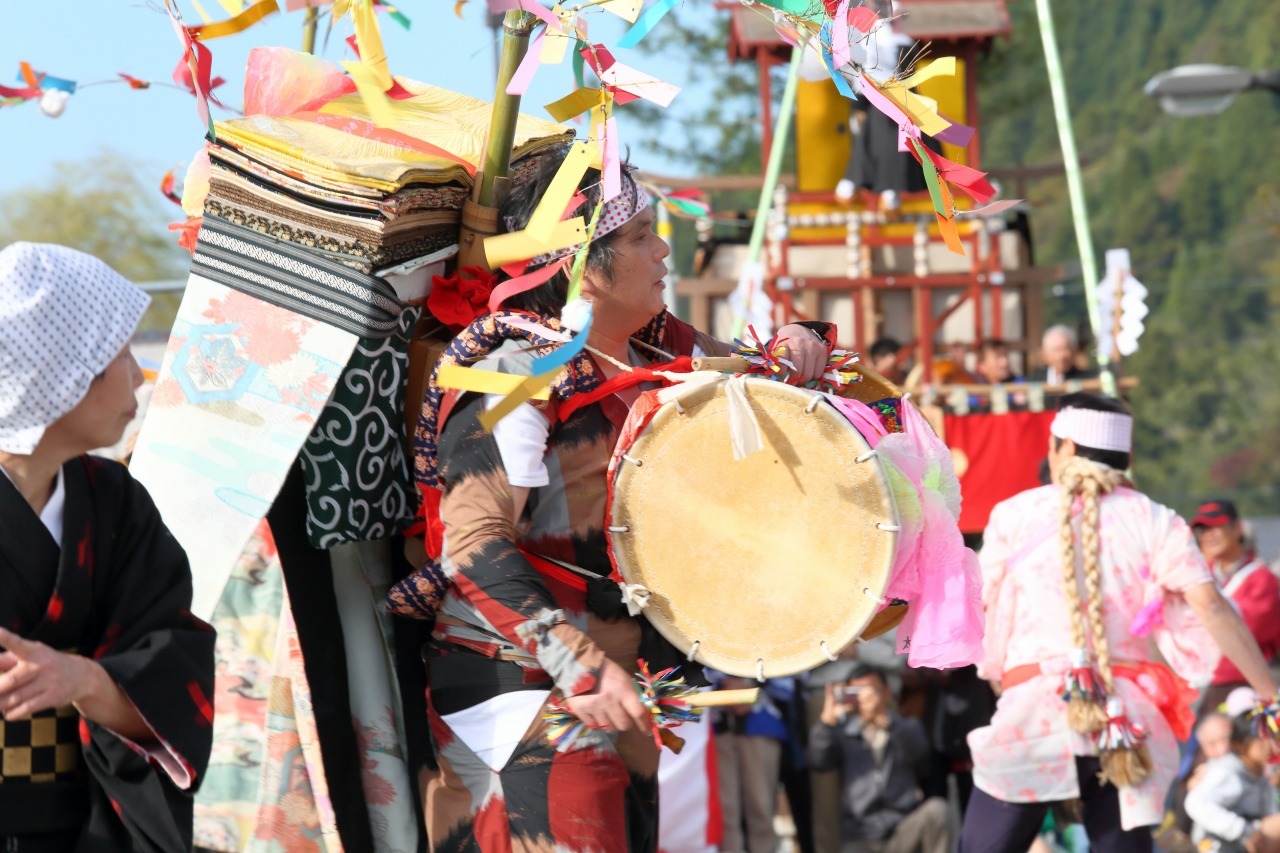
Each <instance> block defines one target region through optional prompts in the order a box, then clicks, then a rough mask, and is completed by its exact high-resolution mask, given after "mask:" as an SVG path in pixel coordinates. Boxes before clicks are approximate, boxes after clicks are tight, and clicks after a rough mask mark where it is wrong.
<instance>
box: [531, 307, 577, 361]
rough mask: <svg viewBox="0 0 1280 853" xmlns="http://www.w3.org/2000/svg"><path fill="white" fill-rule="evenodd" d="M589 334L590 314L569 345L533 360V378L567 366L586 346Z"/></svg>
mask: <svg viewBox="0 0 1280 853" xmlns="http://www.w3.org/2000/svg"><path fill="white" fill-rule="evenodd" d="M589 334H591V314H590V313H588V314H587V322H586V323H585V324H583V326H582V331H581V332H578V334H576V335H574V336H573V340H571V341H569V343H567V344H565V345H564V346H562V347H560V348H559V349H557V350H555V351H554V352H550V353H548V354H546V355H544V356H542V357H541V358H535V359H534V360H533V364H532V365H531V366H530V369H531V370H532V372H533V375H534V376H539V375H541V374H543V373H550V372H551V371H553V370H559V369H560V368H561V367H564V366H565V365H566V364H568V363H569V362H570V361H571V360H572V359H573V357H574V356H576V355H577V354H578V353H580V352H582V350H583V349H585V348H586V346H587V335H589Z"/></svg>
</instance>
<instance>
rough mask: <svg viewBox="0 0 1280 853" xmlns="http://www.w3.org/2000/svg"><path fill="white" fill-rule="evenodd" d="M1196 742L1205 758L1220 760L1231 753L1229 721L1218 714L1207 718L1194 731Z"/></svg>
mask: <svg viewBox="0 0 1280 853" xmlns="http://www.w3.org/2000/svg"><path fill="white" fill-rule="evenodd" d="M1196 740H1198V741H1199V742H1200V751H1201V752H1203V753H1204V757H1205V758H1208V759H1210V760H1212V759H1214V758H1221V757H1222V756H1224V755H1226V754H1227V753H1228V752H1230V751H1231V721H1230V720H1228V719H1227V718H1226V717H1223V716H1221V715H1219V714H1215V715H1213V716H1211V717H1209V718H1207V719H1206V720H1205V721H1204V722H1202V723H1201V724H1200V726H1199V727H1198V728H1197V729H1196Z"/></svg>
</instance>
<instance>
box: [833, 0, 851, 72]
mask: <svg viewBox="0 0 1280 853" xmlns="http://www.w3.org/2000/svg"><path fill="white" fill-rule="evenodd" d="M831 64H832V65H834V66H835V67H836V68H837V69H839V68H844V67H845V66H846V65H848V64H849V0H840V5H839V6H837V7H836V15H835V20H834V21H833V22H832V27H831Z"/></svg>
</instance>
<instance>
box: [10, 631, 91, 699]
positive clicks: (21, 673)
mask: <svg viewBox="0 0 1280 853" xmlns="http://www.w3.org/2000/svg"><path fill="white" fill-rule="evenodd" d="M0 646H2V647H4V648H5V649H6V651H5V652H4V653H3V654H0V673H3V674H0V713H3V714H4V718H5V719H6V720H25V719H26V718H27V717H30V716H31V715H32V714H36V713H39V712H40V711H47V710H49V709H50V708H61V707H63V706H64V705H74V704H76V703H77V702H80V701H81V700H83V699H85V698H86V697H87V696H88V693H89V690H90V689H91V687H92V685H93V683H94V681H95V680H96V674H95V673H94V672H93V669H95V668H96V667H97V664H95V663H94V662H93V661H91V660H89V659H88V658H83V657H81V656H80V655H71V654H64V653H63V652H58V651H54V650H53V649H51V648H49V647H48V646H46V645H45V644H44V643H38V642H35V641H34V640H25V639H23V638H22V637H19V636H18V635H17V634H14V633H13V632H11V631H6V630H5V629H3V628H0Z"/></svg>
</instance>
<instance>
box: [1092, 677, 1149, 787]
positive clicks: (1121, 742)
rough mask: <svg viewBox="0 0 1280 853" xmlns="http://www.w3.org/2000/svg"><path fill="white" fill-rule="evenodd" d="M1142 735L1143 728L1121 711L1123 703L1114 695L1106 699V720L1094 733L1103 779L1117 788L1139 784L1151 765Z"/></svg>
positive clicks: (1144, 734) (1144, 733)
mask: <svg viewBox="0 0 1280 853" xmlns="http://www.w3.org/2000/svg"><path fill="white" fill-rule="evenodd" d="M1146 739H1147V730H1146V728H1145V727H1144V726H1143V725H1142V724H1141V723H1139V722H1136V721H1134V720H1130V719H1129V717H1128V716H1126V715H1125V711H1124V703H1123V702H1121V701H1120V700H1119V699H1117V698H1116V697H1114V696H1113V697H1111V698H1110V699H1108V700H1107V724H1106V727H1105V728H1104V729H1103V731H1102V734H1101V735H1099V737H1098V753H1099V755H1098V760H1099V763H1100V764H1101V765H1102V772H1101V774H1100V775H1101V777H1102V779H1103V781H1104V782H1110V783H1111V784H1112V785H1115V786H1116V787H1117V788H1124V787H1134V786H1136V785H1141V784H1142V783H1143V782H1144V781H1145V780H1146V779H1147V777H1148V776H1150V775H1151V767H1152V765H1151V750H1150V749H1148V748H1147V744H1146V742H1145V741H1146Z"/></svg>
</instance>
